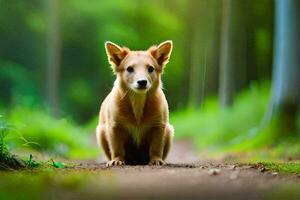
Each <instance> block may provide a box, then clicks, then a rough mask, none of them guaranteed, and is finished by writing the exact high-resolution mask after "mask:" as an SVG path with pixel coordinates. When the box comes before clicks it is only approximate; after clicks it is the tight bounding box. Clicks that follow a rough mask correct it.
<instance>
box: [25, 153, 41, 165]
mask: <svg viewBox="0 0 300 200" xmlns="http://www.w3.org/2000/svg"><path fill="white" fill-rule="evenodd" d="M25 163H26V166H27V167H28V168H35V167H38V166H40V163H38V162H37V161H35V160H34V159H33V156H32V154H30V155H29V159H28V160H26V161H25Z"/></svg>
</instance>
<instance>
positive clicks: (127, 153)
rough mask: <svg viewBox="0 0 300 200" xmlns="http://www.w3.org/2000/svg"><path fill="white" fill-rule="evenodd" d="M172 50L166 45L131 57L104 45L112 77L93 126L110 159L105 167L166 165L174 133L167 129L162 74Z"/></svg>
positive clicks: (167, 119) (125, 51)
mask: <svg viewBox="0 0 300 200" xmlns="http://www.w3.org/2000/svg"><path fill="white" fill-rule="evenodd" d="M172 46H173V44H172V41H166V42H163V43H161V44H160V45H158V46H153V47H150V48H149V49H148V50H146V51H131V50H129V49H128V48H126V47H123V48H121V47H119V46H118V45H116V44H114V43H112V42H106V43H105V49H106V53H107V56H108V59H109V63H110V64H111V66H112V68H113V71H114V73H115V74H116V77H117V78H116V80H115V83H114V87H113V89H112V91H111V92H110V94H109V95H108V96H107V97H106V98H105V100H104V101H103V103H102V105H101V109H100V119H99V124H98V126H97V140H98V143H99V145H101V146H102V148H103V151H104V153H105V155H106V156H107V158H108V159H109V162H107V165H108V166H113V165H123V164H125V163H126V164H130V165H136V164H150V165H162V164H165V161H164V160H165V158H166V157H167V154H168V152H169V149H170V146H171V143H172V139H173V134H174V129H173V126H171V125H170V124H169V110H168V103H167V100H166V98H165V95H164V93H163V91H162V88H161V87H162V85H161V74H162V72H163V69H164V67H165V65H166V64H167V62H168V61H169V57H170V54H171V52H172ZM128 68H131V69H128ZM149 68H152V69H149ZM132 69H133V70H132ZM152 70H153V71H152ZM141 80H144V81H146V82H147V84H146V85H145V86H144V85H143V87H141V86H140V85H139V84H138V81H141Z"/></svg>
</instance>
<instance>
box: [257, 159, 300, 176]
mask: <svg viewBox="0 0 300 200" xmlns="http://www.w3.org/2000/svg"><path fill="white" fill-rule="evenodd" d="M261 164H263V165H264V166H265V167H266V169H269V170H272V171H277V172H282V173H294V174H298V173H300V162H280V163H278V162H262V163H261Z"/></svg>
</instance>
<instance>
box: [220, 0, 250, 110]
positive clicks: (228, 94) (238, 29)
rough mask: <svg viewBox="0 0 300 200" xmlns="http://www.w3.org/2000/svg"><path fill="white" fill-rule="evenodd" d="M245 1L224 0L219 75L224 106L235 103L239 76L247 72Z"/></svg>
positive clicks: (222, 104) (221, 100)
mask: <svg viewBox="0 0 300 200" xmlns="http://www.w3.org/2000/svg"><path fill="white" fill-rule="evenodd" d="M243 3H244V2H241V1H238V0H224V1H223V11H222V15H223V16H222V19H223V20H222V27H221V47H220V75H219V98H220V104H221V106H222V107H228V106H230V105H231V104H232V103H233V98H234V94H235V92H236V89H237V86H236V83H237V80H238V77H239V76H242V75H243V76H244V73H246V72H245V70H243V69H244V68H245V65H246V64H245V56H246V55H245V39H246V37H245V27H244V25H243V24H244V23H241V22H242V19H243V14H242V11H241V10H243ZM237 71H239V72H243V74H239V73H237Z"/></svg>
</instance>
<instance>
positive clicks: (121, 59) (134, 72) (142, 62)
mask: <svg viewBox="0 0 300 200" xmlns="http://www.w3.org/2000/svg"><path fill="white" fill-rule="evenodd" d="M172 47H173V44H172V41H165V42H163V43H161V44H160V45H158V46H152V47H150V48H149V49H148V50H146V51H131V50H130V49H128V48H127V47H120V46H118V45H116V44H114V43H112V42H106V43H105V49H106V53H107V56H108V60H109V63H110V64H111V66H112V68H113V71H114V73H116V74H117V76H118V78H119V80H120V81H121V84H122V86H123V87H126V88H127V89H130V90H132V91H134V92H136V93H146V92H147V91H149V90H150V89H151V88H154V87H155V86H158V85H159V83H160V75H161V73H162V71H163V69H164V66H165V65H166V64H167V62H168V61H169V58H170V55H171V52H172Z"/></svg>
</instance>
